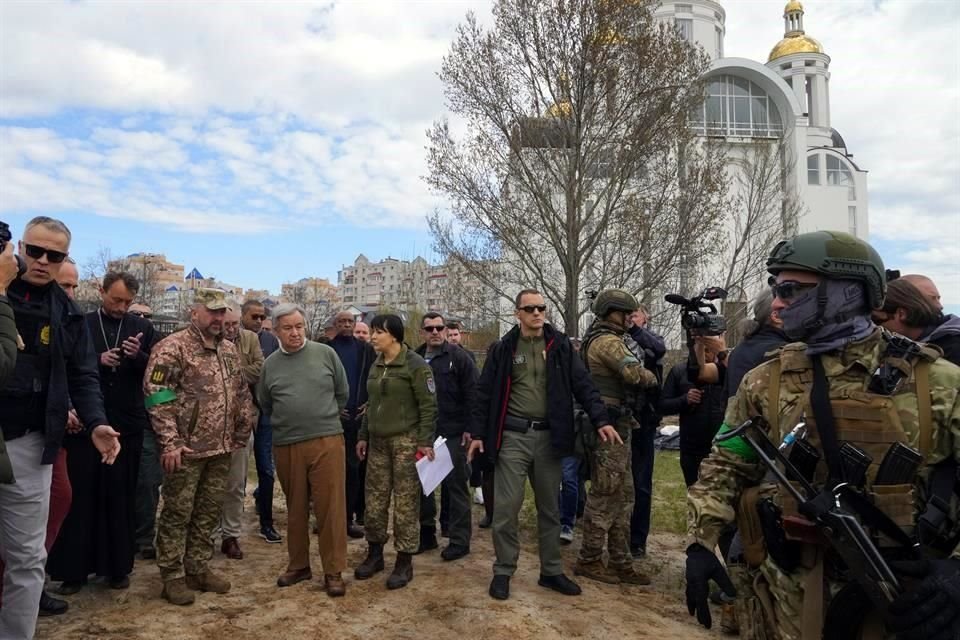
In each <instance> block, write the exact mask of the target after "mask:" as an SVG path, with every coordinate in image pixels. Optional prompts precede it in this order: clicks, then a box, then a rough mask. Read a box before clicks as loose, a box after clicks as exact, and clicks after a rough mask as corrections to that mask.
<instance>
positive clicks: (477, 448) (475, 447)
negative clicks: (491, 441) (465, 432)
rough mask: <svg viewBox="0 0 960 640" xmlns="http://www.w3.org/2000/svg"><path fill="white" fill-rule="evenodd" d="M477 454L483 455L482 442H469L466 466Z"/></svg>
mask: <svg viewBox="0 0 960 640" xmlns="http://www.w3.org/2000/svg"><path fill="white" fill-rule="evenodd" d="M478 452H479V453H483V440H471V441H470V448H469V449H467V464H469V463H471V462H473V457H474V456H475V455H476V454H477V453H478Z"/></svg>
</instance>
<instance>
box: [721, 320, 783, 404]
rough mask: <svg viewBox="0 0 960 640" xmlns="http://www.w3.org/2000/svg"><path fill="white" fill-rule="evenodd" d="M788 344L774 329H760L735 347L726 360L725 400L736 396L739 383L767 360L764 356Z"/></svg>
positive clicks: (781, 334)
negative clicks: (749, 372)
mask: <svg viewBox="0 0 960 640" xmlns="http://www.w3.org/2000/svg"><path fill="white" fill-rule="evenodd" d="M788 342H790V340H789V339H788V338H787V336H786V335H784V334H783V333H782V332H781V331H780V330H779V329H776V328H774V327H762V328H761V329H760V330H759V331H757V332H756V333H754V334H753V335H751V336H749V337H748V338H746V339H745V340H744V341H743V342H741V343H740V344H738V345H737V348H736V349H734V350H733V352H731V353H730V357H729V358H727V381H726V396H727V399H730V398H732V397H733V396H735V395H737V389H738V388H739V387H740V381H741V380H743V376H745V375H747V372H748V371H750V370H751V369H754V368H756V367H759V366H760V365H761V364H763V363H764V362H766V361H767V360H769V359H770V358H768V357H767V356H766V355H765V354H767V353H768V352H770V351H773V350H774V349H779V348H780V347H782V346H783V345H785V344H787V343H788Z"/></svg>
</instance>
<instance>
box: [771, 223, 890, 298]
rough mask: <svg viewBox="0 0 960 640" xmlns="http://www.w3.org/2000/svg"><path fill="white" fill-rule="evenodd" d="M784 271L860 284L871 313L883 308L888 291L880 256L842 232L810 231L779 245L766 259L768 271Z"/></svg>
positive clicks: (783, 241) (853, 237) (858, 240)
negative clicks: (872, 310) (800, 272)
mask: <svg viewBox="0 0 960 640" xmlns="http://www.w3.org/2000/svg"><path fill="white" fill-rule="evenodd" d="M787 270H796V271H810V272H813V273H819V274H821V275H823V276H826V277H827V278H837V279H848V280H860V281H861V282H863V284H864V288H865V289H866V292H867V299H868V300H869V302H870V307H871V308H873V309H879V308H880V306H882V304H883V296H884V295H885V293H886V290H887V278H886V272H885V270H884V267H883V259H881V258H880V254H879V253H877V251H876V249H874V248H873V247H871V246H870V245H869V244H868V243H866V242H864V241H863V240H861V239H859V238H857V237H855V236H853V235H851V234H849V233H844V232H842V231H813V232H811V233H801V234H799V235H796V236H794V237H792V238H790V239H789V240H782V241H780V242H779V243H778V244H777V246H775V247H774V248H773V251H771V252H770V257H769V258H767V271H769V272H770V273H772V274H773V275H777V274H778V273H780V272H781V271H787Z"/></svg>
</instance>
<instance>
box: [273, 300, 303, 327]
mask: <svg viewBox="0 0 960 640" xmlns="http://www.w3.org/2000/svg"><path fill="white" fill-rule="evenodd" d="M294 313H299V314H300V317H301V318H303V319H304V320H306V319H307V312H306V311H304V310H303V307H301V306H300V305H298V304H295V303H293V302H284V303H283V304H278V305H277V306H276V307H274V308H273V313H271V314H270V315H271V316H273V323H274V325H278V324H280V318H282V317H284V316H289V315H292V314H294Z"/></svg>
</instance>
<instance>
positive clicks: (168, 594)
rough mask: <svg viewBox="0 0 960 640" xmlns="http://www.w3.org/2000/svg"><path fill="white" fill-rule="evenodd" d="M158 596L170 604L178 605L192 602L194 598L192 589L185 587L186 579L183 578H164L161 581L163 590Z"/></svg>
mask: <svg viewBox="0 0 960 640" xmlns="http://www.w3.org/2000/svg"><path fill="white" fill-rule="evenodd" d="M160 596H161V597H162V598H163V599H164V600H166V601H167V602H169V603H170V604H176V605H180V606H184V605H188V604H193V601H194V599H195V596H194V594H193V591H191V590H190V589H189V588H187V581H186V579H185V578H176V579H174V580H166V581H165V582H164V583H163V591H162V592H160Z"/></svg>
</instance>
